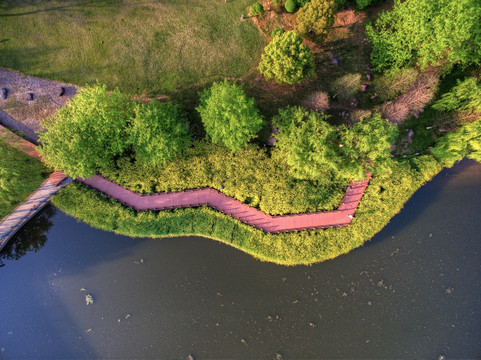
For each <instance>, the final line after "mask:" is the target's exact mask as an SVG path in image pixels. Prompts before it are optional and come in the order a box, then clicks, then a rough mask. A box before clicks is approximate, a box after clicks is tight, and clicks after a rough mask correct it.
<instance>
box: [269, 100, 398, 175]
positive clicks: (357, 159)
mask: <svg viewBox="0 0 481 360" xmlns="http://www.w3.org/2000/svg"><path fill="white" fill-rule="evenodd" d="M327 119H328V116H326V115H324V114H319V113H317V112H311V113H309V112H308V111H306V110H304V109H302V108H300V107H297V108H295V107H288V108H285V109H280V110H279V115H278V116H277V117H275V118H274V119H273V124H274V126H276V127H277V128H278V129H279V134H277V135H276V137H277V140H278V142H277V148H278V150H279V151H280V152H282V153H283V154H284V155H285V157H286V160H287V163H288V164H289V165H290V167H291V171H292V174H293V175H294V176H296V177H297V178H300V179H312V180H315V179H317V178H318V177H319V176H325V174H326V173H328V174H329V173H331V174H333V176H334V177H335V178H344V179H362V178H364V176H365V173H366V172H367V171H374V172H379V173H382V172H386V171H389V162H390V159H391V154H390V151H389V149H390V147H391V144H392V143H393V142H394V139H395V137H396V128H394V127H393V126H392V125H391V124H390V123H389V122H388V121H386V120H383V119H381V117H380V115H379V114H375V115H373V116H372V117H371V118H368V119H361V120H359V121H358V122H357V123H355V124H354V125H353V126H352V127H351V128H348V127H346V126H344V125H341V126H339V127H336V126H333V125H330V124H329V123H328V122H327V121H326V120H327Z"/></svg>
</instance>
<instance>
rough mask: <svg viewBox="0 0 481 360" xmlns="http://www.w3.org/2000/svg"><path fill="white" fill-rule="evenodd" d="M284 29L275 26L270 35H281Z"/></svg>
mask: <svg viewBox="0 0 481 360" xmlns="http://www.w3.org/2000/svg"><path fill="white" fill-rule="evenodd" d="M285 32H286V31H285V30H284V29H281V28H276V29H274V30H272V34H271V35H272V37H274V36H277V35H282V34H284V33H285Z"/></svg>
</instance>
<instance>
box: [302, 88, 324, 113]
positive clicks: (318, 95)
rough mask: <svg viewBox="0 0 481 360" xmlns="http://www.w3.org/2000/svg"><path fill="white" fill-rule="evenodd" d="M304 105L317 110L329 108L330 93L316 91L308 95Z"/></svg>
mask: <svg viewBox="0 0 481 360" xmlns="http://www.w3.org/2000/svg"><path fill="white" fill-rule="evenodd" d="M304 105H305V106H306V107H307V108H309V109H311V110H316V111H324V110H327V109H329V95H328V94H327V92H325V91H316V92H313V93H312V94H311V95H309V96H308V97H307V99H306V100H305V101H304Z"/></svg>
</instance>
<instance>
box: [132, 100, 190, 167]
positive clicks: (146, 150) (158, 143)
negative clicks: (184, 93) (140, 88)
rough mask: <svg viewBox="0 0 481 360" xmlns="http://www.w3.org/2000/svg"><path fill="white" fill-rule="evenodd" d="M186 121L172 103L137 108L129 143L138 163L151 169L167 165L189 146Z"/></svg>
mask: <svg viewBox="0 0 481 360" xmlns="http://www.w3.org/2000/svg"><path fill="white" fill-rule="evenodd" d="M186 125H187V120H186V119H185V117H184V116H183V115H182V113H181V111H180V109H179V107H178V106H177V105H174V104H172V103H170V102H169V103H159V102H157V101H152V102H150V103H149V104H147V105H146V104H136V106H135V107H134V119H133V123H132V128H131V130H130V141H131V143H132V145H133V149H134V152H135V154H136V158H137V160H139V161H140V162H142V163H144V164H149V165H154V166H157V165H165V164H167V162H168V161H170V160H171V159H173V158H174V157H175V156H176V155H178V154H180V153H182V152H183V151H184V150H185V149H186V148H187V146H188V145H189V143H190V135H189V132H188V130H187V129H186Z"/></svg>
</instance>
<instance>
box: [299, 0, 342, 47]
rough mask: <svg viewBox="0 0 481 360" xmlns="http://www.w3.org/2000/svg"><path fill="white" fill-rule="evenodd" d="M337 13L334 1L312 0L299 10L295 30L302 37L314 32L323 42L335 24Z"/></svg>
mask: <svg viewBox="0 0 481 360" xmlns="http://www.w3.org/2000/svg"><path fill="white" fill-rule="evenodd" d="M335 13H336V4H335V2H334V0H312V1H310V2H309V3H307V4H306V6H305V7H303V8H302V9H300V10H299V12H298V14H297V18H296V23H297V25H296V27H295V30H296V31H297V32H298V33H299V34H302V35H306V34H308V33H309V32H311V31H312V32H314V34H316V36H317V37H318V40H319V41H321V40H322V39H323V38H325V37H326V36H327V34H328V33H329V30H330V28H331V27H332V25H333V24H334V14H335Z"/></svg>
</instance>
